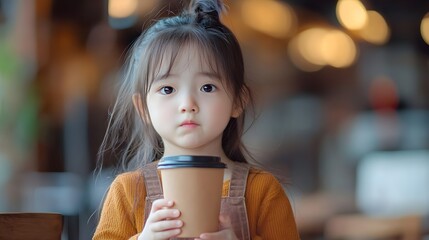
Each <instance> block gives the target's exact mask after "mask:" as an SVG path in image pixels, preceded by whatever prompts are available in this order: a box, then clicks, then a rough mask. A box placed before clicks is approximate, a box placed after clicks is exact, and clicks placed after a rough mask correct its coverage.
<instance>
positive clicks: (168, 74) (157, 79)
mask: <svg viewBox="0 0 429 240" xmlns="http://www.w3.org/2000/svg"><path fill="white" fill-rule="evenodd" d="M172 75H173V74H170V73H169V72H167V73H163V74H160V75H157V76H156V77H155V78H154V80H153V81H154V82H157V81H161V80H164V79H167V78H168V77H169V76H172Z"/></svg>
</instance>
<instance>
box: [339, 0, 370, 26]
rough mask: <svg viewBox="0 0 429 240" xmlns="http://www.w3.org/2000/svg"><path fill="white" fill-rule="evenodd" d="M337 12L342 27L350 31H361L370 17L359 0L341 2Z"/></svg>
mask: <svg viewBox="0 0 429 240" xmlns="http://www.w3.org/2000/svg"><path fill="white" fill-rule="evenodd" d="M336 12H337V18H338V21H339V22H340V23H341V25H343V26H344V27H345V28H347V29H350V30H358V29H361V28H362V27H363V26H364V25H365V23H366V21H367V17H368V16H367V12H366V9H365V6H364V5H363V4H362V2H360V1H359V0H339V1H338V2H337V8H336Z"/></svg>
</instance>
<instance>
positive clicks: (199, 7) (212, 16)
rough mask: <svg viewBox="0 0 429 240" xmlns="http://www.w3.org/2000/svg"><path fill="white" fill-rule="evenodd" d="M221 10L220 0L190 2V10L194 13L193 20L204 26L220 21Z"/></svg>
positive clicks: (195, 0) (194, 0)
mask: <svg viewBox="0 0 429 240" xmlns="http://www.w3.org/2000/svg"><path fill="white" fill-rule="evenodd" d="M223 10H224V5H223V2H222V1H221V0H192V1H191V4H190V12H191V13H193V14H195V22H196V23H197V24H200V25H202V26H204V27H206V28H208V27H211V26H214V25H217V24H219V23H220V14H221V13H222V11H223Z"/></svg>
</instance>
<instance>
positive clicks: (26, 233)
mask: <svg viewBox="0 0 429 240" xmlns="http://www.w3.org/2000/svg"><path fill="white" fill-rule="evenodd" d="M62 230H63V216H62V215H61V214H57V213H0V240H1V239H8V240H21V239H43V240H59V239H61V233H62Z"/></svg>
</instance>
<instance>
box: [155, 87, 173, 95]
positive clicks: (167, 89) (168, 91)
mask: <svg viewBox="0 0 429 240" xmlns="http://www.w3.org/2000/svg"><path fill="white" fill-rule="evenodd" d="M159 91H160V92H161V94H164V95H168V94H172V93H173V92H174V91H175V90H174V88H173V87H169V86H166V87H162V88H161V89H160V90H159Z"/></svg>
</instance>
